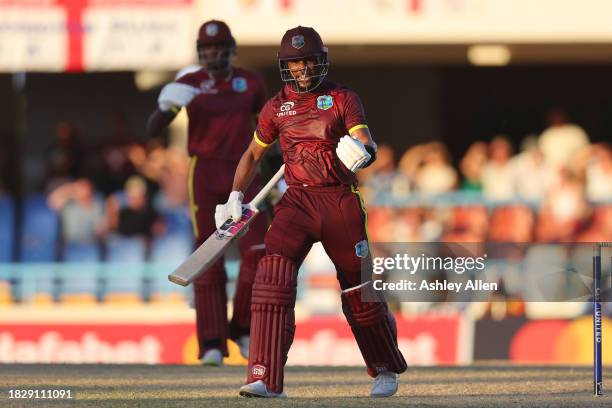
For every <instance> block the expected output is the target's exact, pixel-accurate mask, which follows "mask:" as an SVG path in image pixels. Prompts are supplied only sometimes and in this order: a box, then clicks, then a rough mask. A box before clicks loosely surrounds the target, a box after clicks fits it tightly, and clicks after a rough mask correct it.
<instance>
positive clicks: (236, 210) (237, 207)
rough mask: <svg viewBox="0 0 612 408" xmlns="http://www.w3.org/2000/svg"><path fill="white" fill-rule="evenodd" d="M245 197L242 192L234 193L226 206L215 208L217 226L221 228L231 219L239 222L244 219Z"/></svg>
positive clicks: (221, 205) (220, 205)
mask: <svg viewBox="0 0 612 408" xmlns="http://www.w3.org/2000/svg"><path fill="white" fill-rule="evenodd" d="M243 198H244V195H243V194H242V193H241V192H240V191H232V192H231V193H230V196H229V198H228V200H227V203H225V204H219V205H217V207H216V208H215V225H216V226H217V228H220V227H221V226H222V225H223V224H225V221H227V220H229V219H230V218H231V219H232V221H238V220H239V219H240V218H241V217H242V200H243Z"/></svg>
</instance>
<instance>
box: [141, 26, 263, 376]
mask: <svg viewBox="0 0 612 408" xmlns="http://www.w3.org/2000/svg"><path fill="white" fill-rule="evenodd" d="M196 46H197V52H198V57H199V61H200V64H201V66H202V69H200V70H198V71H196V72H192V73H189V74H186V75H184V76H181V77H179V78H178V79H177V80H176V81H175V82H172V83H169V84H167V85H165V86H164V87H163V89H162V91H161V93H160V95H159V99H158V103H159V107H158V109H157V110H155V111H154V112H153V113H152V114H151V116H150V118H149V124H148V133H149V136H156V135H159V134H160V133H161V131H162V130H163V128H165V127H166V126H168V125H169V124H170V122H172V120H173V119H174V118H175V116H176V114H177V113H178V112H179V111H180V109H181V107H186V108H187V114H188V117H189V141H188V150H189V155H190V156H191V166H190V172H189V196H190V201H191V203H190V206H191V213H192V220H193V227H194V235H195V238H196V248H197V247H198V246H200V245H201V244H202V242H204V241H205V240H206V238H208V237H209V236H210V235H211V234H212V233H213V232H214V231H215V230H216V228H215V219H214V215H215V206H216V205H218V204H221V203H224V202H225V200H226V199H227V196H228V194H229V195H230V197H231V198H232V200H239V201H242V199H243V198H246V199H247V200H250V199H251V198H252V197H254V196H255V194H256V193H257V191H258V190H259V189H260V188H261V187H260V182H259V179H258V176H257V175H255V173H252V174H251V176H252V177H254V182H253V184H252V185H251V188H248V189H246V188H245V189H243V190H242V192H241V193H237V192H232V175H233V174H234V173H235V171H236V166H237V165H238V162H239V160H240V157H241V156H242V153H243V152H244V151H245V150H246V149H247V147H248V146H249V142H250V140H251V136H250V135H251V134H252V132H253V125H254V115H256V114H257V113H258V112H259V111H260V110H261V108H262V106H263V105H264V103H265V101H266V98H267V97H266V91H265V84H264V82H263V79H262V78H261V77H260V76H258V75H255V74H254V73H251V72H249V71H246V70H243V69H240V68H236V67H234V66H232V58H233V56H234V55H235V54H236V41H235V40H234V37H233V36H232V33H231V31H230V29H229V27H228V26H227V25H226V24H225V23H224V22H221V21H216V20H211V21H207V22H206V23H204V24H203V25H202V26H201V27H200V29H199V33H198V39H197V43H196ZM230 193H231V194H230ZM243 194H244V196H243ZM266 227H267V225H266V219H265V217H258V218H257V219H255V220H254V221H253V223H251V225H250V230H249V232H248V233H247V234H246V235H245V236H244V237H242V239H241V240H240V244H239V245H240V255H241V260H242V261H241V264H240V274H239V277H238V280H237V283H236V292H235V295H234V312H233V316H232V320H231V321H230V322H229V324H228V318H227V294H226V289H225V285H226V281H227V276H226V271H225V267H224V260H223V258H221V259H220V260H219V261H218V262H217V263H216V264H214V265H213V266H212V267H211V268H210V269H209V270H208V271H207V272H206V273H205V274H203V275H201V276H200V277H198V278H197V279H196V280H195V281H194V283H193V286H194V293H195V309H196V324H197V336H198V344H199V358H200V361H201V362H202V364H204V365H210V366H220V365H222V363H223V356H228V349H227V339H228V338H230V339H232V340H234V341H235V342H236V343H237V344H238V346H239V348H240V352H241V354H242V355H243V356H245V358H247V357H248V350H249V325H250V321H251V310H250V307H251V287H252V285H253V279H254V277H255V272H256V269H257V263H258V262H259V260H260V258H261V257H262V256H263V255H264V253H265V251H264V249H263V245H264V235H265V232H266Z"/></svg>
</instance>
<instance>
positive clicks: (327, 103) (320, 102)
mask: <svg viewBox="0 0 612 408" xmlns="http://www.w3.org/2000/svg"><path fill="white" fill-rule="evenodd" d="M332 106H334V98H332V97H331V96H329V95H321V96H319V97H318V98H317V108H319V109H321V110H328V109H329V108H331V107H332Z"/></svg>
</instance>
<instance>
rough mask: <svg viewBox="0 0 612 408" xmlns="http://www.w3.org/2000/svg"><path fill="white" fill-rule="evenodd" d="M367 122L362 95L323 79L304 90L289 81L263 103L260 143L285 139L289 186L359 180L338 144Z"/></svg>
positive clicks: (286, 172)
mask: <svg viewBox="0 0 612 408" xmlns="http://www.w3.org/2000/svg"><path fill="white" fill-rule="evenodd" d="M366 126H367V125H366V119H365V114H364V111H363V106H362V104H361V100H360V99H359V96H357V94H356V93H355V92H353V91H352V90H350V89H347V88H345V87H343V86H340V85H338V84H335V83H333V82H331V81H324V82H323V83H322V84H321V85H320V86H319V87H318V88H317V89H315V90H314V91H312V92H307V93H301V94H298V93H295V92H292V91H291V90H290V89H289V88H288V87H287V86H285V87H284V88H283V89H282V90H281V91H280V92H279V93H277V94H276V95H275V96H274V97H273V98H272V99H270V100H269V101H268V102H267V103H266V104H265V106H264V107H263V109H262V111H261V113H260V115H259V123H258V124H257V129H256V131H255V134H254V138H255V141H256V142H257V143H258V144H259V145H261V146H267V145H269V144H271V143H273V142H274V141H275V140H276V139H279V140H280V148H281V151H282V152H283V159H284V161H285V180H286V181H287V184H288V185H290V186H291V185H294V186H333V185H340V184H354V183H355V182H356V178H355V174H353V173H352V172H351V171H350V170H348V169H347V168H346V167H345V166H344V165H343V164H342V162H341V161H340V159H338V156H337V155H336V146H337V145H338V141H339V140H340V138H341V137H342V136H344V135H348V134H350V132H351V131H354V130H355V129H359V128H360V127H366Z"/></svg>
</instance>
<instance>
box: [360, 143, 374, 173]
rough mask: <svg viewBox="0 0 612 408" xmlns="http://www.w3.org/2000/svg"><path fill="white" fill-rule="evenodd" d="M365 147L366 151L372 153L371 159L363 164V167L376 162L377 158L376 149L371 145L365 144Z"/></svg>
mask: <svg viewBox="0 0 612 408" xmlns="http://www.w3.org/2000/svg"><path fill="white" fill-rule="evenodd" d="M364 147H365V149H366V152H368V153H369V154H370V160H368V161H367V162H365V164H364V165H363V166H361V168H362V169H365V168H366V167H368V166H369V165H370V164H372V163H374V160H376V149H375V148H374V147H373V146H370V145H365V146H364Z"/></svg>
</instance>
